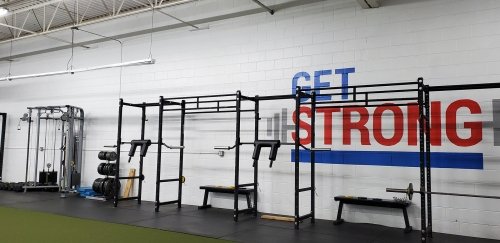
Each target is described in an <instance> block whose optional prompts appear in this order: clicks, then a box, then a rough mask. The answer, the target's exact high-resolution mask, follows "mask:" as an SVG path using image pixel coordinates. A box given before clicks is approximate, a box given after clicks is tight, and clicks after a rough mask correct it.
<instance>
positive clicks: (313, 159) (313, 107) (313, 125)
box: [311, 91, 316, 223]
mask: <svg viewBox="0 0 500 243" xmlns="http://www.w3.org/2000/svg"><path fill="white" fill-rule="evenodd" d="M315 140H316V91H313V92H312V95H311V148H315V147H316V141H315ZM315 167H316V152H315V151H313V150H311V223H314V219H315V203H316V202H315V196H316V178H315V177H316V168H315Z"/></svg>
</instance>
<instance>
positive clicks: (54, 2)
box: [5, 0, 65, 16]
mask: <svg viewBox="0 0 500 243" xmlns="http://www.w3.org/2000/svg"><path fill="white" fill-rule="evenodd" d="M64 1H65V0H51V1H46V2H43V3H38V4H35V5H32V6H29V7H26V8H22V9H19V10H14V11H9V12H8V13H7V15H5V16H10V15H13V14H18V13H23V12H27V11H30V10H32V9H37V8H41V7H44V6H47V5H52V4H56V3H59V2H64Z"/></svg>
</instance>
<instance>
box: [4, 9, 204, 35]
mask: <svg viewBox="0 0 500 243" xmlns="http://www.w3.org/2000/svg"><path fill="white" fill-rule="evenodd" d="M196 1H200V0H177V1H168V2H165V3H163V4H162V5H157V6H154V9H162V8H166V7H172V6H177V5H181V4H186V3H191V2H196ZM51 2H52V1H51ZM63 6H64V7H65V8H66V6H65V5H64V3H63ZM151 9H152V8H151V7H147V8H146V7H145V8H141V9H137V10H133V11H128V12H124V13H116V12H115V13H114V14H113V15H110V16H106V17H103V18H98V19H95V20H89V21H84V22H82V23H77V21H78V17H74V18H72V19H73V22H74V24H73V25H66V26H63V27H59V28H54V29H51V30H45V31H44V29H45V28H42V32H35V33H31V34H30V35H25V36H21V37H19V38H15V39H14V41H17V40H22V39H26V38H30V37H36V36H40V35H46V34H50V33H54V32H57V31H61V30H69V29H71V28H72V27H81V26H85V25H90V24H96V23H100V22H104V21H109V20H112V19H117V18H121V17H126V16H130V15H135V14H139V13H143V12H147V11H151ZM66 10H67V11H68V9H67V8H66ZM68 14H69V15H70V16H71V14H70V13H69V11H68ZM77 16H78V14H77ZM10 41H11V40H10V39H9V40H3V41H0V44H4V43H10Z"/></svg>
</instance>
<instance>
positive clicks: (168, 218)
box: [0, 191, 500, 243]
mask: <svg viewBox="0 0 500 243" xmlns="http://www.w3.org/2000/svg"><path fill="white" fill-rule="evenodd" d="M0 205H2V206H7V207H14V208H22V209H30V210H35V211H42V212H48V213H54V214H60V215H66V216H70V217H79V218H86V219H94V220H101V221H107V222H113V223H121V224H129V225H136V226H143V227H150V228H157V229H164V230H169V231H177V232H184V233H188V234H195V235H202V236H209V237H214V238H220V239H226V240H232V241H236V242H257V243H266V242H271V243H279V242H286V243H289V242H308V243H310V242H328V243H332V242H335V243H344V242H345V243H351V242H352V243H396V242H405V243H413V242H415V243H418V242H420V237H419V236H420V235H419V232H418V231H415V230H414V231H413V232H412V233H410V234H404V233H403V230H402V229H399V228H391V227H385V226H380V225H373V224H354V223H344V224H342V225H340V226H334V225H332V221H327V220H316V224H310V223H309V222H305V223H304V224H302V225H301V229H300V230H295V229H293V224H292V223H286V222H278V221H268V220H262V219H256V218H254V217H251V216H246V215H242V216H241V218H240V222H238V223H235V222H234V221H233V219H232V210H227V209H215V208H212V209H207V210H198V209H197V207H195V206H188V205H185V206H183V208H182V209H177V207H176V206H164V207H162V208H161V210H160V212H159V213H155V212H154V205H153V203H151V202H143V204H142V205H137V202H136V201H123V202H120V205H119V207H118V208H113V206H112V204H111V203H110V202H101V201H94V200H86V199H82V198H79V197H76V196H75V197H68V198H66V199H61V198H59V194H58V193H49V192H28V193H16V192H9V191H0ZM430 242H440V243H457V242H460V243H490V242H491V243H492V242H496V243H499V242H500V241H495V240H488V239H480V238H471V237H464V236H456V235H448V234H440V233H435V234H434V238H433V239H432V240H431V241H430Z"/></svg>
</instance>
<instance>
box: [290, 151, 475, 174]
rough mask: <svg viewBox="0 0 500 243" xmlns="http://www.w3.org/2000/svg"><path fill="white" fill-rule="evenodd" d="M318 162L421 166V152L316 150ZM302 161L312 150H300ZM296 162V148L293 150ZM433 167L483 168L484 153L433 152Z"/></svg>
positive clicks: (292, 153) (292, 159) (293, 158)
mask: <svg viewBox="0 0 500 243" xmlns="http://www.w3.org/2000/svg"><path fill="white" fill-rule="evenodd" d="M315 153H316V163H322V164H348V165H379V166H403V167H419V166H420V160H419V152H400V151H316V152H315ZM299 154H300V159H299V160H300V162H306V163H309V162H311V152H309V151H305V150H300V151H299ZM291 161H292V162H295V150H294V149H292V151H291ZM431 163H432V164H431V166H432V167H433V168H453V169H476V170H482V169H483V154H482V153H448V152H446V153H445V152H431Z"/></svg>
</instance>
